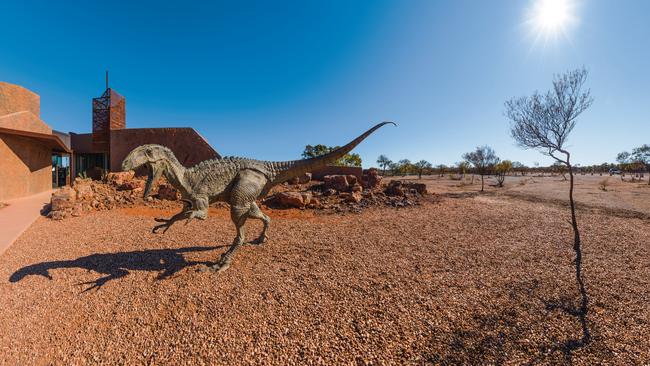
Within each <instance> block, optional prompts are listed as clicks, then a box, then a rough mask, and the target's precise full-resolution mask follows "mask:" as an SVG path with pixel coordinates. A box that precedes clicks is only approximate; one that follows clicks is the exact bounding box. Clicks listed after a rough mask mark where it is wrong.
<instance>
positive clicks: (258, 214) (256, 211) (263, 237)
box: [248, 202, 271, 245]
mask: <svg viewBox="0 0 650 366" xmlns="http://www.w3.org/2000/svg"><path fill="white" fill-rule="evenodd" d="M248 217H250V218H253V219H260V220H262V223H264V228H263V229H262V233H261V234H260V236H259V237H258V238H257V239H255V240H253V241H252V242H251V244H253V245H262V244H264V243H265V242H266V241H267V240H269V236H268V235H267V234H266V232H267V231H268V229H269V224H270V223H271V218H270V217H268V216H267V215H266V214H265V213H264V212H262V210H260V208H259V207H258V206H257V204H256V203H255V202H253V203H251V205H250V209H249V210H248Z"/></svg>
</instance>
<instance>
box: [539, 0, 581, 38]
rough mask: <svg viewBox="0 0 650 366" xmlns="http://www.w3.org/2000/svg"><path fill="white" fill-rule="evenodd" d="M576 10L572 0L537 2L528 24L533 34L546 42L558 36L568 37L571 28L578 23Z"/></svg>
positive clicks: (543, 0)
mask: <svg viewBox="0 0 650 366" xmlns="http://www.w3.org/2000/svg"><path fill="white" fill-rule="evenodd" d="M575 8H576V4H575V3H574V1H572V0H535V2H534V4H533V6H532V8H531V9H530V14H529V16H528V21H527V23H528V24H530V26H531V31H532V33H533V34H534V35H535V36H536V37H537V38H538V39H539V38H543V39H544V41H545V42H547V41H548V40H549V39H551V38H557V37H558V36H565V37H568V34H567V32H568V31H569V28H571V27H572V26H574V25H575V24H576V23H577V22H578V19H577V17H576V16H575V14H574V13H575V10H576V9H575Z"/></svg>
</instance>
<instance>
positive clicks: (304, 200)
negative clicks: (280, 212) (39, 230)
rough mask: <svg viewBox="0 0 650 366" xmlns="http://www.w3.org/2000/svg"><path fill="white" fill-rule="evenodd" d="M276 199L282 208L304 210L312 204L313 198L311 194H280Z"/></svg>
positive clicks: (277, 194)
mask: <svg viewBox="0 0 650 366" xmlns="http://www.w3.org/2000/svg"><path fill="white" fill-rule="evenodd" d="M275 199H276V200H277V202H278V203H279V204H280V205H282V206H286V207H296V208H303V207H305V206H306V205H307V204H309V203H310V201H311V199H312V196H311V193H309V192H279V193H276V194H275Z"/></svg>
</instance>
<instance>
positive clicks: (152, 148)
mask: <svg viewBox="0 0 650 366" xmlns="http://www.w3.org/2000/svg"><path fill="white" fill-rule="evenodd" d="M170 154H172V153H171V150H169V149H168V148H166V147H164V146H161V145H142V146H139V147H136V148H135V149H133V150H132V151H131V152H130V153H129V155H127V156H126V158H124V161H122V170H123V171H129V170H136V169H138V168H141V167H145V168H146V169H147V173H148V178H147V184H146V186H145V188H144V197H145V198H147V197H148V196H149V194H150V193H151V188H152V187H153V184H154V183H155V182H156V181H157V180H158V178H160V176H161V175H162V173H163V170H164V163H165V161H167V160H169V158H170ZM172 156H173V154H172Z"/></svg>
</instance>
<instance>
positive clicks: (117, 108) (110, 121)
mask: <svg viewBox="0 0 650 366" xmlns="http://www.w3.org/2000/svg"><path fill="white" fill-rule="evenodd" d="M122 128H126V99H125V98H124V97H123V96H121V95H120V94H119V93H117V92H116V91H115V90H113V89H111V88H110V87H109V86H108V71H107V72H106V90H105V91H104V93H103V94H102V96H101V97H99V98H93V137H92V148H93V150H94V151H96V152H104V153H108V154H110V150H111V130H118V129H122Z"/></svg>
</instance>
